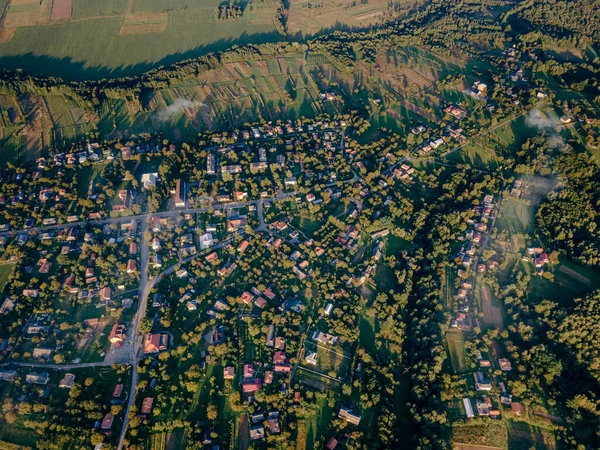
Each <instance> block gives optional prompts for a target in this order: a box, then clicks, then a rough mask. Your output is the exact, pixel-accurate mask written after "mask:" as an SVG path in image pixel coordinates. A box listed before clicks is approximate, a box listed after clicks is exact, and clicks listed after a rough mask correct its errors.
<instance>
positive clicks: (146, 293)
mask: <svg viewBox="0 0 600 450" xmlns="http://www.w3.org/2000/svg"><path fill="white" fill-rule="evenodd" d="M256 202H260V200H256ZM250 203H253V202H250ZM147 229H148V222H147V220H144V221H142V242H141V247H142V248H141V253H140V265H141V269H140V270H141V275H140V288H139V293H140V298H139V302H138V310H137V312H136V315H135V317H134V319H133V322H132V326H131V334H130V337H131V339H133V347H132V350H131V362H132V375H131V389H130V392H129V400H128V402H127V405H126V408H125V410H124V411H123V428H122V429H121V434H120V435H119V444H118V447H117V449H118V450H122V448H123V442H124V439H125V435H126V434H127V428H128V426H129V411H130V409H131V407H132V406H133V405H134V403H135V396H136V393H137V385H138V383H139V372H138V370H137V367H138V363H139V361H140V360H141V359H142V358H143V357H144V353H143V340H144V335H143V333H140V332H139V325H140V322H141V320H142V319H143V318H144V317H146V309H147V306H148V298H149V297H150V293H151V292H152V289H153V288H154V286H156V285H157V284H158V283H159V282H160V280H162V279H163V278H164V277H166V276H168V275H171V274H172V273H173V272H175V271H176V270H177V269H178V268H179V267H180V266H181V265H183V264H187V263H188V262H190V261H191V260H193V259H195V258H198V257H199V256H203V255H205V254H206V253H207V252H198V253H196V254H194V255H191V256H188V257H187V258H185V259H182V260H180V261H179V262H178V263H177V264H174V265H172V266H171V267H168V268H167V269H165V270H163V271H162V272H161V273H159V274H158V275H157V276H156V277H154V278H152V279H150V278H149V276H148V260H149V258H148V253H149V251H148V250H149V245H148V242H146V238H145V234H146V231H147ZM236 236H237V233H236V234H233V235H231V236H230V237H228V238H227V239H224V240H223V241H221V242H220V243H219V244H217V245H215V246H213V247H211V248H210V249H209V250H207V251H210V252H213V251H215V250H218V249H220V248H222V247H225V246H226V245H227V244H229V243H230V242H231V241H232V240H234V239H235V237H236ZM169 334H170V335H171V345H172V344H173V340H172V339H173V335H172V334H171V333H170V332H169Z"/></svg>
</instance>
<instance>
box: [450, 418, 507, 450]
mask: <svg viewBox="0 0 600 450" xmlns="http://www.w3.org/2000/svg"><path fill="white" fill-rule="evenodd" d="M452 441H453V442H454V443H455V444H456V443H461V444H470V445H482V446H489V447H500V448H502V449H506V448H507V445H508V437H507V432H506V426H505V425H504V423H503V422H500V421H486V422H482V423H477V424H473V425H468V424H467V425H465V424H460V423H454V424H452Z"/></svg>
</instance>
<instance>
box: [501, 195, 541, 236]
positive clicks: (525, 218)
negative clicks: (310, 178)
mask: <svg viewBox="0 0 600 450" xmlns="http://www.w3.org/2000/svg"><path fill="white" fill-rule="evenodd" d="M534 219H535V210H534V208H533V206H531V205H529V204H527V203H525V202H522V201H519V200H513V199H505V200H503V201H502V206H501V207H500V213H499V214H498V222H497V223H496V226H497V227H498V230H499V231H502V230H507V231H508V232H509V233H510V234H527V235H530V234H531V233H532V232H533V226H534Z"/></svg>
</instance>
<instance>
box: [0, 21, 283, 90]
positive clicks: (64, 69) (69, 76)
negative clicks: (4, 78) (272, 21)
mask: <svg viewBox="0 0 600 450" xmlns="http://www.w3.org/2000/svg"><path fill="white" fill-rule="evenodd" d="M281 41H282V36H281V35H280V34H279V33H277V32H275V31H273V32H270V33H253V34H248V33H242V34H241V35H240V37H239V38H237V39H220V40H218V41H215V42H213V43H212V44H209V45H202V46H198V47H195V48H193V49H190V50H187V51H185V52H177V53H173V54H170V55H168V56H165V57H164V58H161V59H159V60H157V61H148V62H143V63H139V64H132V65H121V66H118V67H108V66H106V65H89V64H88V63H86V62H82V61H74V60H73V59H72V58H56V57H52V56H48V55H36V54H34V53H31V52H29V53H24V54H21V55H16V56H4V55H1V54H0V68H2V69H8V70H23V71H24V72H26V73H27V74H29V75H36V76H37V75H43V76H47V77H55V78H62V79H63V80H65V81H84V80H102V79H108V78H119V77H129V76H135V75H139V74H142V73H144V72H147V71H149V70H151V69H158V68H160V67H164V66H169V65H172V64H175V63H177V62H183V61H186V60H189V59H193V58H198V57H200V56H203V55H206V54H208V53H213V52H219V51H223V50H227V49H230V48H232V47H234V46H238V45H240V46H242V45H247V44H251V43H252V44H266V43H275V42H281ZM115 47H116V46H115ZM115 51H119V49H118V48H115Z"/></svg>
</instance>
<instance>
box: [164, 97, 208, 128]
mask: <svg viewBox="0 0 600 450" xmlns="http://www.w3.org/2000/svg"><path fill="white" fill-rule="evenodd" d="M199 108H208V105H207V104H206V103H202V102H197V101H191V100H188V99H187V98H183V97H179V98H177V99H175V101H174V102H173V103H171V104H170V105H169V106H167V107H166V108H165V109H162V110H160V111H158V113H157V114H156V117H157V118H158V120H160V121H162V122H165V121H167V120H170V119H171V118H173V117H174V116H175V115H177V114H179V113H182V112H184V110H185V109H199Z"/></svg>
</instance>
